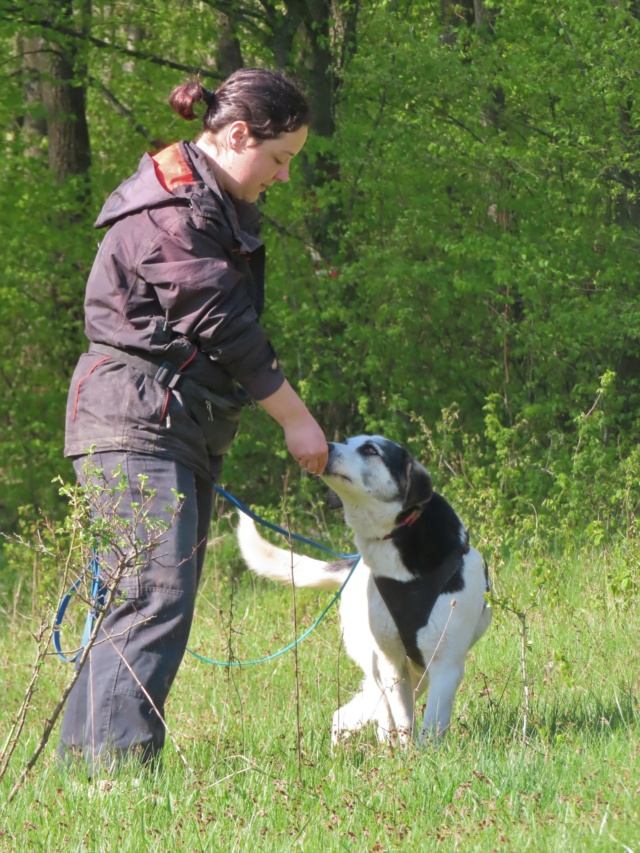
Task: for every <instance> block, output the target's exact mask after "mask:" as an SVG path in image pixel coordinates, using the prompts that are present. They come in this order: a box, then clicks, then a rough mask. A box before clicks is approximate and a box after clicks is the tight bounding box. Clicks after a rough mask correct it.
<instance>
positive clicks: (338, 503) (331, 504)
mask: <svg viewBox="0 0 640 853" xmlns="http://www.w3.org/2000/svg"><path fill="white" fill-rule="evenodd" d="M325 504H326V507H327V509H342V500H341V499H340V496H339V495H337V494H336V493H335V492H334V491H333V489H328V490H327V497H326V499H325Z"/></svg>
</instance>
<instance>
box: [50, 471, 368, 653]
mask: <svg viewBox="0 0 640 853" xmlns="http://www.w3.org/2000/svg"><path fill="white" fill-rule="evenodd" d="M214 489H215V491H216V492H218V494H219V495H222V497H224V498H226V499H227V500H228V501H229V502H230V503H232V504H233V505H234V506H235V507H236V508H237V509H239V510H240V511H241V512H243V513H245V515H248V516H249V518H252V519H253V520H254V521H257V522H258V524H261V525H262V526H263V527H268V528H269V529H270V530H273V531H275V532H276V533H280V534H282V535H283V536H286V537H287V539H295V540H297V541H298V542H304V543H305V544H306V545H313V547H314V548H318V549H319V550H320V551H324V552H325V553H327V554H331V555H332V556H333V557H338V558H339V559H341V560H355V562H354V564H353V566H351V568H350V570H349V574H348V575H347V577H346V579H345V581H344V583H343V584H342V586H341V587H340V589H339V590H338V591H337V593H336V594H335V595H334V597H333V598H332V599H331V601H330V602H329V604H328V605H327V606H326V607H325V609H324V610H323V611H322V613H321V614H320V616H318V618H317V619H316V621H315V622H314V623H313V625H311V627H310V628H308V629H307V630H306V631H305V632H304V633H303V634H302V635H301V636H300V637H298V638H297V639H295V640H294V641H293V642H292V643H289V645H288V646H286V647H285V648H284V649H280V651H279V652H275V653H274V654H272V655H268V656H267V657H264V658H260V659H259V660H250V661H219V660H210V659H209V658H205V657H203V656H202V655H199V654H197V653H196V652H192V651H191V649H189V648H188V649H187V651H188V652H189V654H190V655H193V657H195V658H197V659H198V660H200V661H202V662H203V663H209V664H213V665H214V666H226V667H232V666H253V665H255V664H258V663H265V662H266V661H270V660H274V658H277V657H280V655H283V654H284V653H285V652H288V651H290V650H291V649H293V648H294V647H295V646H297V645H298V643H301V642H302V641H303V640H304V639H305V637H308V636H309V634H310V633H311V632H312V631H313V630H314V629H315V628H316V627H317V626H318V625H319V624H320V622H321V621H322V620H323V619H324V617H325V616H326V615H327V613H328V612H329V610H331V608H332V607H333V605H334V604H335V603H336V601H337V600H338V599H339V598H340V596H341V595H342V591H343V589H344V588H345V586H346V585H347V583H348V582H349V579H350V578H351V575H352V574H353V573H354V571H355V568H356V566H357V565H358V563H359V562H360V554H340V553H337V552H336V551H332V550H331V549H330V548H327V547H325V546H324V545H321V544H320V543H319V542H314V541H313V539H307V538H306V537H304V536H300V535H299V534H297V533H291V532H290V531H289V530H285V529H284V528H283V527H278V525H277V524H272V522H270V521H266V520H265V519H264V518H260V516H259V515H256V513H254V512H253V511H252V510H250V509H249V507H247V506H245V504H243V503H242V502H241V501H239V500H238V499H237V498H236V497H234V495H232V494H231V493H230V492H227V491H226V489H223V488H222V487H221V486H218V485H214ZM89 567H90V568H91V597H90V609H89V613H88V615H87V619H86V621H85V624H84V632H83V635H82V644H81V646H80V648H79V649H78V651H77V652H76V653H75V655H74V656H73V657H67V656H66V655H65V654H64V652H63V651H62V648H61V647H60V627H61V625H62V620H63V619H64V614H65V613H66V610H67V607H68V605H69V602H70V601H71V598H72V597H73V595H74V594H75V593H76V591H77V590H78V587H79V586H80V584H81V582H82V578H78V580H77V581H76V582H75V583H74V584H73V586H72V587H71V589H70V590H69V591H68V592H67V594H66V595H65V596H64V597H63V599H62V601H61V602H60V607H59V608H58V612H57V614H56V618H55V621H54V623H53V645H54V648H55V650H56V652H57V654H58V656H59V657H60V658H62V660H63V661H65V662H66V663H74V661H76V660H77V659H78V657H79V656H80V654H81V652H82V650H83V649H84V647H85V646H86V644H87V642H88V641H89V637H90V636H91V631H92V630H93V625H94V622H95V620H96V617H97V615H98V608H99V607H100V606H102V605H103V604H104V601H105V598H106V595H107V588H106V586H103V585H102V584H101V583H100V561H99V559H98V556H97V554H96V553H95V551H94V552H93V553H92V556H91V560H90V562H89Z"/></svg>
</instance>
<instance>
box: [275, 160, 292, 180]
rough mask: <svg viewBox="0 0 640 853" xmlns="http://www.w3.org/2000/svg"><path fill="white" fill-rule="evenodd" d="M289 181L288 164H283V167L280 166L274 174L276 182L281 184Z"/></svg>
mask: <svg viewBox="0 0 640 853" xmlns="http://www.w3.org/2000/svg"><path fill="white" fill-rule="evenodd" d="M288 180H289V164H288V163H285V164H284V166H281V167H280V168H279V169H278V171H277V172H276V181H280V182H281V183H283V184H286V182H287V181H288Z"/></svg>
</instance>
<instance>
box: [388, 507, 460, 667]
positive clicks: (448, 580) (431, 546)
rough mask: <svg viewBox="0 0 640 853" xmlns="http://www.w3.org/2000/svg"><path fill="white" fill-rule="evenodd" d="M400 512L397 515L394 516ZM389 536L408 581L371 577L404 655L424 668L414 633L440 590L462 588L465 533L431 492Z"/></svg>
mask: <svg viewBox="0 0 640 853" xmlns="http://www.w3.org/2000/svg"><path fill="white" fill-rule="evenodd" d="M403 515H405V513H404V512H403V513H400V516H399V517H398V518H399V519H400V518H401V516H403ZM391 539H392V540H393V542H394V544H395V546H396V548H397V549H398V553H399V555H400V558H401V560H402V563H403V565H404V566H405V568H406V569H407V570H408V571H410V572H411V574H412V575H413V576H414V580H412V581H398V580H395V579H393V578H388V577H375V578H374V581H375V584H376V586H377V587H378V591H379V592H380V595H381V596H382V599H383V601H384V603H385V604H386V605H387V608H388V610H389V613H390V614H391V616H392V618H393V621H394V622H395V624H396V627H397V629H398V633H399V634H400V638H401V639H402V642H403V644H404V647H405V649H406V651H407V655H408V656H409V657H410V658H411V660H413V661H415V662H416V663H417V664H419V665H420V666H425V661H424V660H423V659H422V653H421V652H420V650H419V648H418V646H417V634H418V631H419V630H420V629H421V628H424V627H425V625H426V624H427V623H428V621H429V617H430V616H431V611H432V610H433V607H434V605H435V603H436V601H437V600H438V597H439V596H440V595H441V594H442V593H448V594H454V593H456V592H461V591H462V590H463V589H464V577H463V574H462V571H461V570H462V566H463V557H464V555H465V554H466V553H468V551H469V543H468V537H467V536H466V535H465V531H464V528H463V526H462V523H461V522H460V519H459V518H458V516H457V515H456V513H455V512H454V510H453V508H452V507H451V504H449V503H448V502H447V501H446V500H445V499H444V498H443V497H442V495H439V494H438V493H437V492H434V493H433V495H432V498H431V500H430V501H429V503H427V504H425V506H424V509H423V510H422V514H421V515H420V517H419V518H418V519H417V520H416V521H415V522H414V523H413V524H411V525H407V526H404V527H403V526H400V527H397V528H396V529H395V530H394V531H393V533H392V534H391Z"/></svg>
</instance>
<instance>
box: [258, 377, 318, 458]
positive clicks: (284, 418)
mask: <svg viewBox="0 0 640 853" xmlns="http://www.w3.org/2000/svg"><path fill="white" fill-rule="evenodd" d="M258 402H259V403H260V405H261V406H262V408H263V409H264V410H265V412H267V414H269V415H271V417H272V418H273V419H274V420H276V421H277V422H278V423H279V424H280V426H281V427H282V428H283V430H284V436H285V440H286V442H287V448H288V449H289V453H291V455H292V456H293V458H294V459H295V460H296V462H297V463H298V464H299V465H300V467H301V468H303V469H304V470H305V471H308V472H309V473H310V474H322V472H323V471H324V469H325V467H326V465H327V459H328V457H329V448H328V447H327V441H326V439H325V437H324V433H323V431H322V429H321V428H320V426H319V425H318V423H317V421H316V420H315V418H314V417H313V416H312V415H311V413H310V412H309V410H308V409H307V407H306V406H305V404H304V403H303V402H302V400H301V399H300V397H298V395H297V394H296V392H295V391H294V390H293V388H292V387H291V385H289V383H288V382H287V381H286V380H285V382H284V384H283V385H281V386H280V388H279V389H278V390H277V391H276V393H275V394H272V395H271V396H270V397H265V399H264V400H258Z"/></svg>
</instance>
